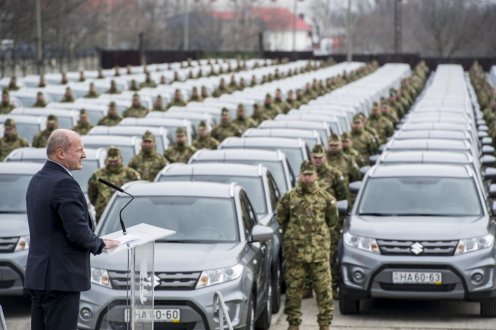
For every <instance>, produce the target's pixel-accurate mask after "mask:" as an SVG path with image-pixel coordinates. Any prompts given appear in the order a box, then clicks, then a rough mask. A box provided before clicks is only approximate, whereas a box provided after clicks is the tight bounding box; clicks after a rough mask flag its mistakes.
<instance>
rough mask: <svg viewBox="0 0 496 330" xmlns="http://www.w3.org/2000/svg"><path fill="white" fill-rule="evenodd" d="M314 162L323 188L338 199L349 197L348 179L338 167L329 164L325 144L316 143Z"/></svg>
mask: <svg viewBox="0 0 496 330" xmlns="http://www.w3.org/2000/svg"><path fill="white" fill-rule="evenodd" d="M311 157H312V163H313V165H314V166H315V169H316V170H317V175H318V181H319V185H320V187H321V188H323V189H324V190H325V191H327V192H328V193H329V194H331V195H332V196H334V197H335V198H336V199H337V200H338V201H340V200H347V199H348V197H349V191H348V187H347V185H346V179H345V178H344V176H343V173H341V171H339V170H338V169H336V168H334V167H331V166H329V165H327V156H326V151H325V148H324V146H323V145H321V144H316V145H315V146H314V147H313V149H312V156H311Z"/></svg>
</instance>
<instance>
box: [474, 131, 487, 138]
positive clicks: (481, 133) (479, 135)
mask: <svg viewBox="0 0 496 330" xmlns="http://www.w3.org/2000/svg"><path fill="white" fill-rule="evenodd" d="M477 136H478V137H479V139H481V138H485V137H488V136H489V135H488V134H487V132H485V131H479V132H477Z"/></svg>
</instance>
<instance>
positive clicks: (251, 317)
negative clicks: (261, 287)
mask: <svg viewBox="0 0 496 330" xmlns="http://www.w3.org/2000/svg"><path fill="white" fill-rule="evenodd" d="M247 309H248V310H247V311H246V323H245V330H255V307H254V306H253V297H250V298H249V300H248V308H247Z"/></svg>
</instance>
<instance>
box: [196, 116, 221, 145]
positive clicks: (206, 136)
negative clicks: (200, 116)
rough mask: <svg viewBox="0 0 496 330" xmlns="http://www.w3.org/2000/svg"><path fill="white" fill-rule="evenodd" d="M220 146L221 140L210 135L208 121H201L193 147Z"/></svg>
mask: <svg viewBox="0 0 496 330" xmlns="http://www.w3.org/2000/svg"><path fill="white" fill-rule="evenodd" d="M218 146H219V141H217V140H216V139H214V138H213V137H211V136H210V133H209V132H208V129H207V123H206V122H205V121H203V120H202V121H200V123H199V124H198V137H197V138H196V139H195V141H193V147H195V148H196V149H212V150H215V149H217V147H218Z"/></svg>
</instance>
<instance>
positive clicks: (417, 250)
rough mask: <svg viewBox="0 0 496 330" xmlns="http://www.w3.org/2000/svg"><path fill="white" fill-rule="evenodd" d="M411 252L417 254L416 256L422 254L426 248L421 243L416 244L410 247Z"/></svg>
mask: <svg viewBox="0 0 496 330" xmlns="http://www.w3.org/2000/svg"><path fill="white" fill-rule="evenodd" d="M410 250H411V251H412V252H413V253H415V254H420V253H422V252H424V246H423V245H422V244H420V243H419V242H416V243H415V244H412V245H411V246H410Z"/></svg>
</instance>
